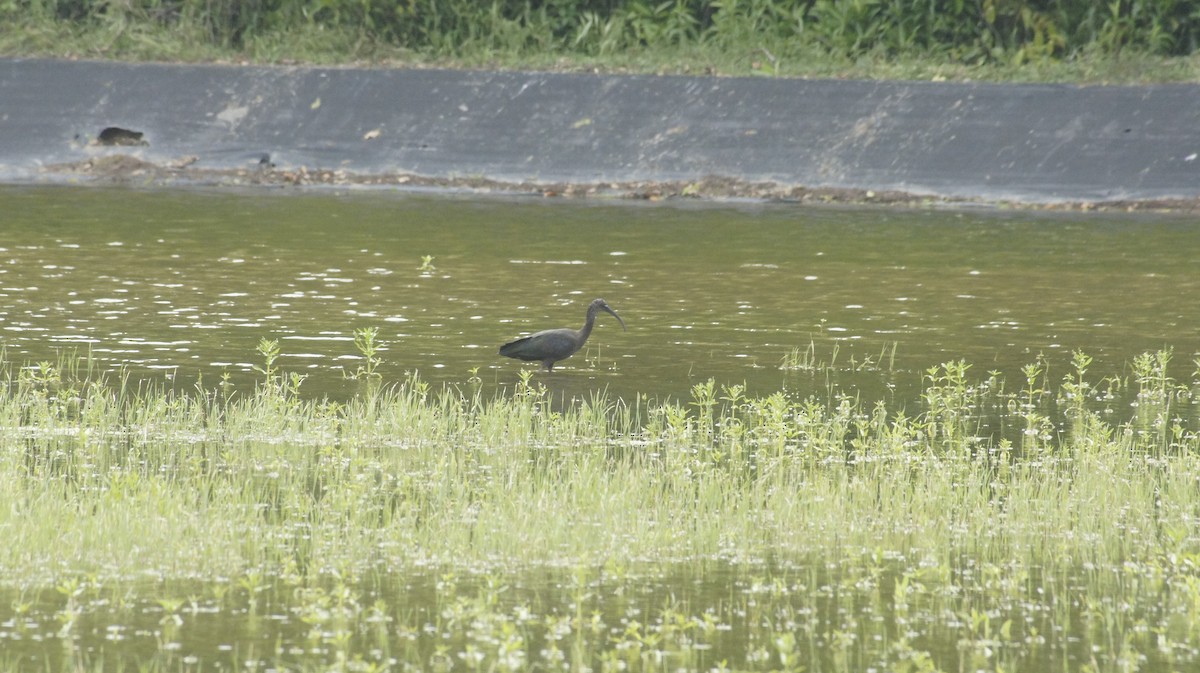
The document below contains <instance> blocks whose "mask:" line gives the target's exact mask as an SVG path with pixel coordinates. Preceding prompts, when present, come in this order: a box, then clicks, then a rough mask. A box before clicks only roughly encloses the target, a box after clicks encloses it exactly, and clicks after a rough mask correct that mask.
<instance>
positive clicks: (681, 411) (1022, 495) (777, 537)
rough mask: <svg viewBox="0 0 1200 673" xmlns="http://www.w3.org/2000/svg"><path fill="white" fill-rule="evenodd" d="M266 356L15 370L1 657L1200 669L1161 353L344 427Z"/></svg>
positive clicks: (76, 665)
mask: <svg viewBox="0 0 1200 673" xmlns="http://www.w3.org/2000/svg"><path fill="white" fill-rule="evenodd" d="M363 337H364V344H365V342H366V337H367V335H365V334H364V335H363ZM274 352H275V351H274V349H273V347H272V344H270V342H264V344H263V345H261V346H260V355H261V356H262V357H263V358H264V360H265V366H264V367H263V368H262V369H261V370H260V372H261V374H262V380H261V382H260V383H259V385H257V386H256V387H255V388H254V389H253V390H244V391H243V390H231V389H229V387H227V386H217V387H215V388H213V389H208V388H205V387H203V386H198V387H197V388H196V389H195V390H192V391H187V392H172V391H167V390H161V389H157V388H155V387H154V386H144V385H139V384H138V383H137V382H135V381H131V380H128V379H123V378H120V377H118V378H117V379H115V380H107V379H106V377H103V376H100V375H98V374H96V373H95V372H94V371H92V370H91V369H90V363H89V362H88V361H87V360H86V359H80V360H73V359H64V360H63V361H62V362H58V363H38V364H35V365H26V366H18V365H16V364H14V363H11V362H4V363H3V375H2V376H0V380H2V381H3V388H2V390H0V428H3V432H0V537H2V538H3V539H4V541H5V544H3V545H0V586H3V587H6V589H4V591H3V592H0V593H4V594H5V595H4V596H0V598H4V603H0V633H4V634H11V633H17V634H18V635H19V633H21V632H22V631H21V629H25V631H24V632H25V633H26V636H28V635H30V634H33V633H44V632H47V631H46V630H47V629H51V631H50V632H52V633H53V634H57V635H56V636H55V637H56V638H58V639H60V640H62V639H65V641H66V642H75V641H78V642H91V641H90V640H88V639H89V638H93V637H98V636H96V635H95V634H96V633H97V632H96V631H95V630H89V628H88V627H86V626H85V625H86V624H93V623H110V624H117V625H120V624H126V623H141V622H144V621H145V620H147V619H151V620H152V622H153V623H155V624H157V626H154V627H153V628H152V629H151V631H155V632H158V633H159V634H160V636H161V637H159V639H158V641H157V642H158V643H159V649H158V650H157V651H156V653H155V654H154V655H153V656H149V655H145V656H144V655H139V654H137V653H136V648H134V649H128V650H123V649H121V646H120V644H119V643H107V644H105V643H102V645H104V647H107V648H108V649H107V650H103V648H101V649H102V650H103V651H107V652H108V660H109V662H110V663H111V662H112V661H123V662H126V663H127V664H128V665H129V666H130V668H131V669H134V670H136V669H142V670H146V667H147V666H151V668H150V669H149V670H165V669H168V668H169V669H171V670H175V668H177V667H178V666H180V665H181V662H183V657H184V656H185V653H184V652H181V651H180V650H178V649H176V648H173V647H168V645H170V643H172V642H176V641H184V642H186V641H187V639H188V637H189V636H188V634H189V633H190V632H189V630H188V629H189V628H190V627H191V626H196V628H202V627H201V626H198V625H201V624H204V623H207V622H206V621H205V620H206V619H208V618H206V617H204V615H210V614H211V615H214V617H212V619H218V618H219V619H223V620H224V622H222V623H224V624H225V625H226V626H225V628H227V629H229V630H230V633H231V635H228V636H224V637H226V638H228V639H235V640H237V641H238V642H239V643H242V642H243V641H242V640H238V639H241V638H246V639H249V640H246V641H245V643H244V646H246V647H251V648H253V647H263V645H262V643H261V642H260V641H259V640H255V638H261V637H263V636H261V634H260V635H259V636H255V635H254V634H255V633H258V632H257V631H255V630H254V629H251V630H250V631H249V635H247V634H244V633H242V630H244V629H245V628H246V626H245V624H244V623H243V622H244V621H245V620H246V619H249V618H250V617H253V616H254V615H256V614H260V612H259V611H261V613H262V614H282V615H284V619H285V620H286V621H287V623H288V624H289V625H291V626H290V627H289V628H290V630H289V631H287V634H286V636H282V635H281V636H279V637H280V638H285V639H287V640H288V642H295V643H296V645H295V647H297V648H299V650H298V651H300V652H306V651H309V650H308V649H306V648H308V647H309V646H307V645H304V643H306V642H310V641H311V642H310V645H311V652H310V654H311V656H310V655H305V656H300V655H295V656H293V655H291V654H288V652H289V650H288V648H284V649H282V650H279V649H276V650H270V647H268V650H270V651H268V652H263V651H258V652H257V653H256V654H254V656H255V657H260V658H261V660H262V661H264V662H271V661H274V662H276V663H279V664H280V665H283V664H284V663H287V665H289V666H295V667H297V668H302V669H311V670H317V669H321V670H324V669H325V668H328V667H330V666H332V667H334V668H339V670H383V669H381V668H375V669H368V668H366V667H367V666H368V664H370V665H376V666H381V665H383V664H387V662H389V661H390V662H392V664H396V663H397V662H399V661H404V662H409V663H412V664H413V665H418V666H421V667H425V666H433V665H434V664H435V663H436V661H439V660H440V659H439V657H448V658H449V660H451V661H455V662H460V663H461V662H462V661H465V660H466V661H470V660H472V659H471V658H473V657H478V660H479V664H480V666H482V667H483V668H488V669H493V668H494V669H501V670H503V669H511V670H516V669H519V668H521V667H522V666H524V665H525V664H528V663H529V662H531V661H538V662H542V663H543V664H545V665H553V664H554V662H556V661H558V662H562V661H567V660H569V658H570V657H575V658H576V659H577V660H578V661H582V662H586V663H588V665H591V666H595V667H597V668H603V667H604V666H606V665H611V666H618V665H619V663H620V662H621V661H624V662H625V665H626V666H629V665H632V664H636V665H637V666H638V667H641V668H642V669H643V670H667V669H670V670H675V668H676V667H683V668H686V669H689V670H708V668H711V667H719V662H720V661H721V660H722V659H727V660H728V662H732V664H731V668H733V669H741V670H766V669H769V668H775V669H782V670H800V668H799V667H801V666H802V667H804V669H805V670H810V671H811V670H838V671H840V670H863V669H864V668H866V667H870V666H884V667H891V668H890V669H889V670H914V671H916V670H938V669H939V668H941V669H942V670H951V669H953V668H955V667H964V666H965V667H968V668H969V670H976V669H977V668H979V667H983V668H988V669H989V670H1001V669H1002V668H1003V669H1004V670H1029V667H1030V666H1031V665H1035V664H1036V665H1037V666H1038V667H1042V666H1045V668H1044V670H1079V669H1078V668H1077V667H1076V665H1077V664H1079V663H1080V661H1079V660H1078V659H1070V660H1069V657H1068V655H1070V657H1078V656H1082V655H1080V654H1079V653H1078V652H1076V651H1075V649H1073V648H1072V646H1070V645H1069V644H1068V639H1069V638H1075V639H1079V640H1081V641H1082V642H1086V643H1088V645H1089V646H1093V645H1094V646H1095V648H1098V649H1095V650H1093V651H1092V652H1093V653H1092V654H1091V655H1088V656H1091V657H1092V658H1094V660H1095V669H1096V670H1113V671H1117V670H1126V669H1125V668H1124V667H1123V666H1124V665H1123V664H1122V663H1121V662H1123V661H1124V662H1128V661H1130V660H1131V659H1130V657H1132V658H1133V660H1138V658H1139V657H1141V660H1142V661H1149V662H1151V663H1152V664H1154V665H1155V666H1159V665H1167V664H1169V663H1170V662H1172V661H1174V662H1184V663H1186V662H1191V663H1193V664H1194V663H1195V662H1197V661H1200V628H1198V627H1200V581H1198V580H1197V578H1198V577H1200V519H1197V516H1196V512H1198V511H1200V491H1198V490H1197V488H1196V484H1197V483H1200V436H1198V435H1197V432H1196V430H1195V425H1194V424H1195V421H1196V418H1195V416H1196V414H1195V397H1194V396H1195V392H1196V390H1197V386H1198V385H1200V384H1198V383H1197V381H1196V379H1197V378H1200V377H1198V376H1197V374H1196V373H1194V372H1193V373H1192V374H1191V378H1192V380H1191V381H1190V382H1180V381H1179V380H1177V379H1176V378H1175V377H1174V376H1172V375H1171V374H1170V373H1169V371H1168V367H1169V365H1170V360H1171V354H1170V353H1169V351H1163V352H1160V353H1148V354H1146V355H1144V356H1141V357H1139V358H1137V359H1136V360H1135V361H1134V362H1133V363H1131V366H1130V372H1129V374H1128V375H1127V376H1125V377H1123V378H1110V379H1107V380H1105V381H1102V382H1099V383H1095V382H1092V381H1090V380H1089V378H1088V376H1087V374H1088V367H1089V365H1090V360H1089V359H1088V358H1087V357H1086V356H1085V355H1083V354H1076V359H1075V369H1074V371H1072V372H1070V373H1069V374H1068V375H1067V376H1065V377H1064V378H1063V380H1062V381H1061V382H1052V381H1048V380H1047V379H1046V377H1045V374H1044V371H1043V369H1042V367H1041V366H1040V364H1039V363H1036V362H1035V363H1033V364H1031V365H1030V366H1029V367H1027V369H1026V374H1027V380H1026V381H1023V382H1020V383H1019V384H1018V385H1017V386H1015V387H1014V389H1013V390H1012V391H1011V392H1010V391H1009V390H1008V389H1007V388H1006V385H1005V382H1003V381H1000V380H997V379H996V377H995V375H994V374H993V375H988V376H987V377H986V378H983V379H976V378H974V377H972V375H971V372H970V369H971V368H970V367H969V365H967V364H966V363H962V362H949V363H946V364H944V365H939V366H937V367H932V368H930V369H929V370H928V372H927V373H926V384H925V387H924V391H923V393H922V395H921V398H920V400H919V401H913V403H912V404H911V405H910V406H908V407H907V408H888V407H887V406H886V405H884V404H882V403H875V402H872V401H869V400H862V399H859V398H858V397H857V396H856V395H854V393H853V391H842V390H836V389H831V390H830V391H829V394H828V396H825V397H823V398H815V397H812V398H805V399H797V398H794V397H792V396H789V395H788V394H786V393H785V392H778V393H774V394H771V395H767V396H764V397H748V396H746V394H745V391H744V389H743V388H742V387H741V386H736V385H720V384H718V383H716V382H714V381H709V382H706V383H702V384H698V385H696V386H695V387H694V388H693V390H692V393H691V396H690V398H689V399H686V400H678V401H664V402H650V401H647V400H646V399H645V398H636V399H634V400H631V401H625V400H617V399H608V398H606V397H604V396H603V395H596V396H594V397H591V398H588V399H577V400H566V401H564V400H554V399H551V397H550V396H549V394H548V393H547V391H546V389H545V388H544V387H542V386H541V385H539V384H538V383H537V381H536V378H534V377H527V378H525V379H523V381H522V382H521V383H520V384H519V385H518V387H517V388H516V389H515V390H512V391H510V393H509V394H504V395H497V396H495V397H491V398H484V397H483V396H482V395H480V394H479V393H478V392H477V389H475V388H474V387H471V386H468V387H467V388H466V389H463V390H458V389H454V388H446V389H434V388H433V387H432V386H430V385H428V384H426V383H425V382H423V381H421V380H419V379H417V378H412V379H409V380H407V381H404V382H401V383H397V384H383V383H380V382H379V381H378V377H374V376H364V377H363V379H364V380H363V388H362V391H361V393H360V394H358V395H357V396H355V397H354V398H353V399H351V400H349V401H346V402H344V403H334V402H329V401H323V400H313V399H307V398H305V397H304V396H302V395H301V394H300V392H299V391H300V388H301V380H300V379H299V378H298V377H293V376H287V375H284V374H283V373H282V372H280V371H279V370H278V369H277V368H275V366H274V363H273V358H272V357H271V356H272V354H273V353H274ZM1114 395H1117V396H1124V399H1131V400H1133V401H1135V402H1136V405H1135V406H1134V407H1132V413H1131V414H1129V415H1128V417H1125V416H1124V415H1123V414H1120V413H1118V412H1117V411H1115V410H1114V406H1115V405H1114V402H1113V399H1114V397H1113V396H1114ZM1116 408H1121V409H1124V408H1126V407H1125V406H1124V405H1120V406H1117V407H1116ZM989 415H990V416H993V417H996V416H998V417H999V418H1000V419H1001V421H1000V426H1001V430H1000V431H999V432H995V433H993V434H986V433H984V432H983V431H982V427H983V425H984V422H985V419H987V418H988V417H989ZM1053 419H1057V420H1053ZM992 422H995V418H992ZM680 577H683V578H684V579H680ZM688 577H690V578H692V579H687V578H688ZM713 577H717V579H713ZM722 577H723V578H725V579H720V578H722ZM531 578H532V579H531ZM397 582H398V583H399V586H401V587H404V586H407V587H409V588H407V589H387V588H386V586H385V585H388V584H389V583H391V584H394V583H397ZM728 582H732V583H731V584H726V583H728ZM509 585H513V586H514V587H516V588H514V589H513V590H512V591H511V592H508V589H507V587H508V586H509ZM689 586H691V587H692V588H688V587H689ZM413 587H424V588H423V589H421V590H420V591H424V592H426V593H424V594H420V593H419V592H418V594H419V595H421V596H423V598H420V599H416V598H413V596H414V595H417V594H414V593H413V592H416V591H417V589H414V588H413ZM522 587H524V588H522ZM696 587H700V588H696ZM722 587H724V588H722ZM731 587H740V588H737V589H736V591H735V593H733V594H732V595H731V594H730V593H729V592H730V591H734V589H733V588H731ZM639 595H645V596H653V597H654V598H653V600H652V601H651V600H650V599H648V598H646V599H641V600H640V601H639V600H638V599H636V597H637V596H639ZM621 596H627V598H621ZM646 601H650V602H649V603H647V602H646ZM5 603H7V604H9V605H10V606H11V610H10V611H9V615H10V619H9V620H6V619H4V618H3V615H4V613H5V608H4V607H2V605H3V604H5ZM188 605H191V606H192V609H191V612H190V613H189V612H188V609H187V606H188ZM120 606H124V607H120ZM621 606H624V608H622V607H621ZM631 606H632V607H631ZM1122 606H1124V607H1122ZM635 608H636V610H635ZM621 609H624V610H625V612H621ZM630 610H634V612H630ZM247 614H249V615H250V617H246V616H245V615H247ZM947 615H949V617H948V616H947ZM17 617H21V619H25V620H26V621H25V622H22V621H21V619H16V618H17ZM14 619H15V620H16V621H13V620H14ZM18 623H29V624H34V626H25V627H19V626H14V625H15V624H18ZM429 624H434V625H435V626H434V627H432V628H433V630H432V631H428V629H427V627H428V625H429ZM38 625H41V626H38ZM51 625H52V628H51ZM718 626H719V627H720V628H718ZM112 628H117V627H112ZM120 628H125V627H120ZM129 628H133V627H129ZM205 628H213V627H205ZM135 630H136V629H135ZM101 631H102V629H101ZM730 631H733V632H734V633H733V634H730V633H728V632H730ZM556 633H558V634H560V635H558V636H555V635H554V634H556ZM306 634H307V635H306ZM404 634H410V635H411V638H410V637H409V636H405V635H404ZM431 634H433V635H431ZM437 634H444V635H437ZM567 635H569V636H570V637H569V638H567ZM879 635H882V639H881V640H879V639H876V638H877V636H879ZM52 640H53V638H52ZM268 640H269V638H268ZM23 642H25V645H23V647H27V648H32V649H33V651H40V650H37V648H39V647H46V644H45V643H43V644H37V642H35V641H31V640H29V638H28V637H26V638H25V639H24V641H23ZM222 642H224V641H222ZM254 643H259V644H258V645H254ZM710 647H711V648H716V652H714V653H713V654H711V655H710V654H707V653H708V652H709V648H710ZM51 649H55V648H51ZM67 649H68V651H66V653H65V654H64V652H63V649H62V648H61V647H57V649H56V650H55V651H56V653H55V654H54V657H56V658H58V657H62V661H64V662H65V663H64V664H63V670H66V669H68V668H69V669H71V670H77V669H80V668H84V669H86V668H88V667H90V666H94V665H96V664H97V661H98V660H97V659H96V657H95V654H94V653H93V654H90V655H89V654H88V653H87V651H86V649H81V650H79V651H75V652H74V653H73V654H72V652H71V650H70V648H67ZM21 651H26V650H20V649H17V650H11V652H12V653H10V654H9V655H6V656H12V657H17V656H19V655H18V654H15V653H18V652H21ZM271 652H274V653H273V654H272V653H271ZM380 652H385V653H387V656H384V655H382V654H380ZM718 653H719V654H720V658H717V656H716V655H717V654H718ZM293 654H295V653H293ZM210 655H211V653H210ZM210 655H206V656H209V658H208V659H206V661H209V662H212V661H213V659H212V657H211V656H210ZM230 656H233V655H230ZM236 656H239V657H247V656H248V654H247V653H246V652H244V651H243V652H240V653H239V654H237V655H236ZM356 657H357V658H358V659H357V661H358V662H359V664H361V665H362V666H363V668H357V669H356V668H355V667H354V666H351V664H352V663H354V662H355V661H356V659H355V658H356ZM364 657H365V658H364ZM564 657H566V659H563V658H564ZM1056 658H1057V659H1058V661H1056ZM55 660H58V659H55ZM100 660H101V661H102V660H103V658H101V659H100ZM230 661H232V659H230ZM605 661H608V662H609V663H608V664H605V663H604V662H605ZM1071 661H1074V663H1070V662H1071ZM288 662H290V663H288ZM656 662H657V663H656ZM728 662H727V663H728ZM9 663H11V667H12V668H19V667H20V661H19V660H17V659H11V660H9ZM1083 663H1084V664H1087V665H1091V664H1090V663H1089V662H1088V661H1086V660H1084V661H1083ZM392 664H388V665H389V666H390V665H392ZM4 665H5V660H4V658H3V657H0V669H2V668H4ZM397 665H398V664H397ZM1185 667H1186V666H1185ZM1085 668H1086V667H1085ZM52 670H53V669H52ZM1151 670H1153V669H1151ZM1161 670H1172V669H1170V668H1169V667H1168V668H1164V669H1161Z"/></svg>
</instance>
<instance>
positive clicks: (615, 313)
mask: <svg viewBox="0 0 1200 673" xmlns="http://www.w3.org/2000/svg"><path fill="white" fill-rule="evenodd" d="M600 308H602V309H604V310H605V312H607V313H611V314H612V317H614V318H616V319H617V322H619V323H621V329H623V330H625V331H626V332H628V331H629V328H628V327H626V326H625V321H624V320H621V316H619V315H617V312H616V311H614V310H612V308H610V307H609V306H601V307H600Z"/></svg>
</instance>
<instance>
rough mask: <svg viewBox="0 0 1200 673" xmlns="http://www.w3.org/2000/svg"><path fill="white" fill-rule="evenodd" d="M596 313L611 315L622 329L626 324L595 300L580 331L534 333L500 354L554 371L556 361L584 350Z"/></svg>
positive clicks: (505, 347) (589, 307)
mask: <svg viewBox="0 0 1200 673" xmlns="http://www.w3.org/2000/svg"><path fill="white" fill-rule="evenodd" d="M598 311H605V312H607V313H611V314H612V316H613V317H614V318H616V319H617V322H620V323H621V328H622V329H624V328H625V321H624V320H621V316H619V315H617V313H616V311H614V310H612V308H611V307H610V306H609V305H608V304H607V303H606V302H605V301H604V300H603V299H596V300H595V301H593V302H592V303H591V304H589V305H588V311H587V322H585V323H584V325H583V329H577V330H575V329H571V328H569V327H561V328H559V329H548V330H542V331H541V332H535V333H534V334H530V335H529V336H527V337H521V338H520V339H514V340H513V341H510V342H508V343H506V344H504V345H503V346H501V347H500V354H501V355H503V356H505V357H510V358H516V359H518V360H525V361H527V362H541V363H542V365H544V366H545V367H546V371H554V363H555V362H558V361H559V360H565V359H567V358H569V357H571V356H572V355H574V354H575V353H576V352H578V351H579V349H580V348H582V347H583V344H584V343H585V342H586V341H587V339H588V336H589V335H590V334H591V333H592V326H593V325H594V324H595V322H596V313H597V312H598Z"/></svg>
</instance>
